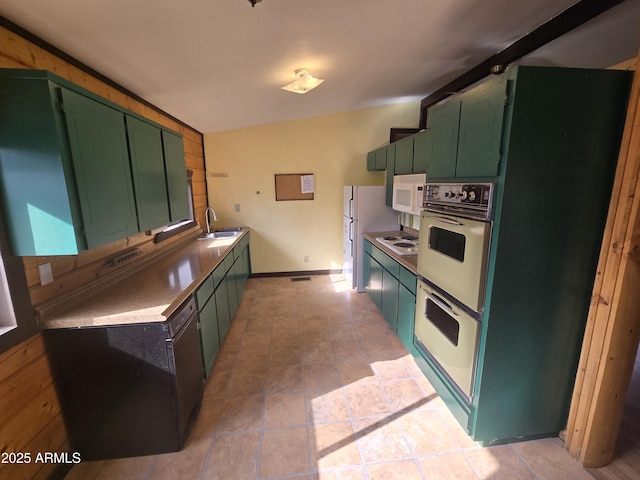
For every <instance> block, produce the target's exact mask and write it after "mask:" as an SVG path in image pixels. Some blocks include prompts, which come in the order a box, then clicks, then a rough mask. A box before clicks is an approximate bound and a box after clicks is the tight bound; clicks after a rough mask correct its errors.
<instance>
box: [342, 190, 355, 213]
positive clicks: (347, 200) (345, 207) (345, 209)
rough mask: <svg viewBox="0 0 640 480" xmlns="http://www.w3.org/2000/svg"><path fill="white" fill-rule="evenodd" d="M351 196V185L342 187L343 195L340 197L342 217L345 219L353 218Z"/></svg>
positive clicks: (352, 199)
mask: <svg viewBox="0 0 640 480" xmlns="http://www.w3.org/2000/svg"><path fill="white" fill-rule="evenodd" d="M353 194H354V187H353V185H346V186H345V187H344V194H343V195H342V215H343V216H345V217H350V218H353V202H354V198H353Z"/></svg>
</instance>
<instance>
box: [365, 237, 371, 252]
mask: <svg viewBox="0 0 640 480" xmlns="http://www.w3.org/2000/svg"><path fill="white" fill-rule="evenodd" d="M364 253H368V254H369V255H371V242H370V241H369V240H365V241H364Z"/></svg>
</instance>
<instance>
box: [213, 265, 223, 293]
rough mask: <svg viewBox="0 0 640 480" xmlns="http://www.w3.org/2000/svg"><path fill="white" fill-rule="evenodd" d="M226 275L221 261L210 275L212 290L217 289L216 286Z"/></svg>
mask: <svg viewBox="0 0 640 480" xmlns="http://www.w3.org/2000/svg"><path fill="white" fill-rule="evenodd" d="M226 273H227V271H226V270H225V268H224V261H223V262H222V263H221V264H220V265H218V266H217V267H216V269H215V270H214V271H213V273H212V274H211V277H212V278H213V289H214V290H215V289H216V288H218V285H220V282H221V281H222V279H223V278H224V276H225V275H226Z"/></svg>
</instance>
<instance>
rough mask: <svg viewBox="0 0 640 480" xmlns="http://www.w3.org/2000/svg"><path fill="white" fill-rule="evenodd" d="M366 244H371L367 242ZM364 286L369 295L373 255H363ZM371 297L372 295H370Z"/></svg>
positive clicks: (365, 253)
mask: <svg viewBox="0 0 640 480" xmlns="http://www.w3.org/2000/svg"><path fill="white" fill-rule="evenodd" d="M365 243H369V242H367V241H366V240H365ZM362 285H363V286H364V289H365V291H366V292H367V293H369V291H370V290H371V255H369V254H368V253H367V252H366V251H365V252H364V253H363V254H362ZM369 295H371V293H369Z"/></svg>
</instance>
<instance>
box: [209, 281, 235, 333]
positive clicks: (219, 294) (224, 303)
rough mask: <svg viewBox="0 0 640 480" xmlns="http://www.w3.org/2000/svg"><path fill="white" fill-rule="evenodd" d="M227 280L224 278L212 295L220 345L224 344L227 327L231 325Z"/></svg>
mask: <svg viewBox="0 0 640 480" xmlns="http://www.w3.org/2000/svg"><path fill="white" fill-rule="evenodd" d="M228 285H229V279H228V278H227V277H224V278H223V279H222V281H221V282H220V285H218V288H217V289H216V291H215V292H214V293H213V295H214V296H215V298H216V312H217V313H218V333H219V334H220V343H221V344H222V342H224V339H225V337H226V336H227V332H228V331H229V325H231V314H230V310H229V293H228V290H229V289H228Z"/></svg>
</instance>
